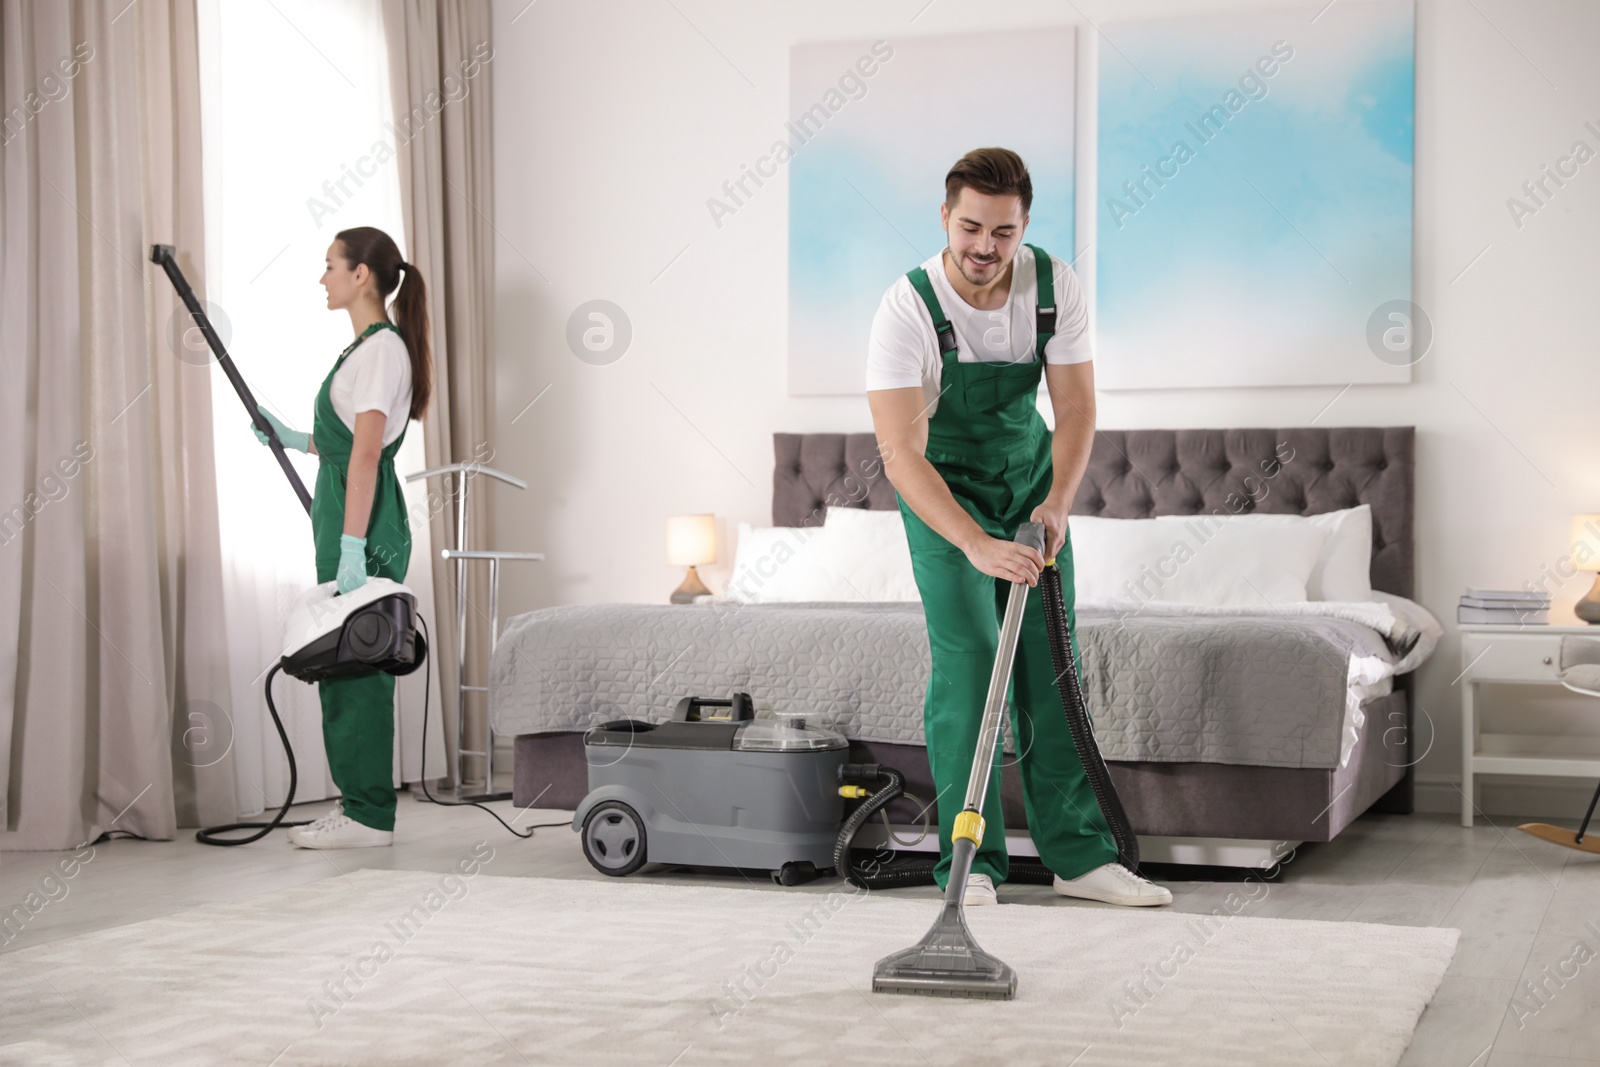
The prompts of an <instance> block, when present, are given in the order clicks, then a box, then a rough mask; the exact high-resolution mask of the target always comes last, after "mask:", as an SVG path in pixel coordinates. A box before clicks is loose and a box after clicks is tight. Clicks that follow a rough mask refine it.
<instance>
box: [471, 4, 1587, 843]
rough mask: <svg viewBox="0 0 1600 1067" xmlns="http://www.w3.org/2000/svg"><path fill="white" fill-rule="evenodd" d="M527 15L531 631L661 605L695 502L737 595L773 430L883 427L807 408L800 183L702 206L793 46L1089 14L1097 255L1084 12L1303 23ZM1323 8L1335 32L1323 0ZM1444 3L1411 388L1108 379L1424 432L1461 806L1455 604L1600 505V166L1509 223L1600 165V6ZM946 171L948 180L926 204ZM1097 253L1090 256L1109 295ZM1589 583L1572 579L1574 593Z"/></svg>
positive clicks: (511, 85) (733, 167)
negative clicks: (793, 292) (534, 616)
mask: <svg viewBox="0 0 1600 1067" xmlns="http://www.w3.org/2000/svg"><path fill="white" fill-rule="evenodd" d="M1341 2H1353V0H1341ZM524 4H525V0H503V2H497V3H496V8H495V27H494V34H495V36H494V46H495V58H494V61H493V64H492V76H493V78H494V92H495V100H494V112H495V116H494V138H495V209H494V222H495V226H496V229H497V231H498V233H499V235H500V240H499V242H498V244H497V253H496V269H497V279H496V286H497V293H496V302H495V306H496V330H497V338H496V352H495V359H496V363H497V383H498V391H497V396H496V403H495V417H496V425H495V429H494V436H493V439H492V440H493V444H494V446H495V448H496V450H497V454H496V459H495V461H494V462H495V465H496V466H499V467H501V468H504V469H506V470H509V471H512V472H514V473H517V474H520V475H523V476H524V477H527V478H528V479H529V481H530V483H531V487H530V489H529V491H528V492H527V493H518V492H517V491H515V490H512V489H508V488H503V487H502V488H497V489H494V490H491V491H493V492H495V493H496V497H495V512H496V519H495V531H494V547H497V548H503V549H532V550H538V551H543V552H545V553H547V555H548V559H547V560H546V562H544V563H541V564H531V565H529V566H528V567H527V568H524V569H521V570H512V571H509V572H508V573H507V574H506V575H505V576H504V585H503V596H502V610H503V612H504V613H505V614H506V615H507V616H509V615H511V614H515V613H517V612H520V611H526V610H530V609H532V608H535V607H543V606H547V605H553V604H571V603H587V602H596V601H616V600H627V601H646V602H657V603H660V602H664V601H665V599H666V596H667V594H668V593H669V592H670V591H671V590H672V588H673V587H674V586H676V584H677V583H678V581H679V579H680V578H681V570H679V569H674V568H672V567H669V566H668V565H667V564H666V562H665V554H664V553H665V548H664V546H665V532H664V519H665V517H666V516H667V515H670V514H678V513H687V512H700V511H711V512H715V513H716V514H717V516H718V519H719V538H720V539H721V544H722V557H723V558H722V559H721V560H720V561H719V564H718V566H716V567H712V568H704V571H705V573H706V576H707V578H708V580H709V581H710V582H711V584H713V585H714V586H715V585H718V584H719V583H718V579H719V577H722V576H725V575H726V572H727V569H728V565H729V563H731V558H732V535H733V532H734V529H735V528H736V526H737V523H738V522H739V521H740V520H749V521H751V522H757V523H765V522H767V521H769V515H770V511H769V507H770V495H771V476H772V446H771V434H772V433H773V432H774V431H777V430H786V431H864V430H868V429H870V428H871V427H870V419H869V417H868V413H867V407H866V400H865V397H821V398H790V397H788V396H787V395H785V384H784V383H785V367H784V360H785V336H786V329H787V322H786V286H787V281H786V262H787V244H786V233H787V221H788V214H787V212H788V204H787V187H786V185H785V178H784V176H783V174H782V173H780V175H779V176H778V177H777V178H776V179H774V180H771V181H769V182H768V183H767V184H766V186H765V187H764V188H762V189H761V190H760V191H759V192H758V193H757V194H756V195H755V196H754V197H753V198H752V199H751V200H750V201H749V202H748V203H747V204H746V205H745V206H744V207H743V208H741V209H740V210H739V211H738V213H737V214H736V215H735V216H733V217H732V218H728V219H725V220H724V221H723V225H722V226H721V227H720V228H718V227H717V226H716V225H715V224H714V223H713V221H712V218H711V216H710V213H709V212H708V211H707V208H706V200H707V198H708V197H711V196H713V195H716V194H717V193H718V191H719V190H720V188H721V186H722V183H723V182H724V181H725V180H728V179H732V178H736V177H737V176H738V174H739V172H740V169H741V167H742V166H743V165H746V164H748V163H750V162H752V161H753V160H754V159H755V157H756V156H758V155H760V154H761V153H763V152H764V151H766V149H767V147H768V146H769V145H770V144H771V142H772V141H773V140H774V139H776V138H778V137H780V136H781V135H782V127H783V124H784V122H785V121H786V120H787V119H788V118H789V117H790V116H789V112H788V108H789V103H788V66H787V61H788V50H789V46H790V45H791V44H792V43H794V42H797V41H807V40H826V39H836V38H876V37H883V38H885V39H887V40H890V41H893V40H895V39H897V38H901V37H905V36H911V35H918V34H946V33H960V32H964V31H976V30H985V29H997V28H1010V27H1029V26H1046V25H1059V24H1062V23H1076V24H1077V25H1079V27H1080V31H1081V32H1080V34H1079V37H1080V42H1081V43H1080V61H1081V63H1080V69H1081V78H1082V83H1081V86H1080V95H1081V107H1080V114H1079V121H1080V129H1081V130H1082V140H1081V143H1080V147H1079V174H1078V181H1079V183H1080V189H1079V195H1080V203H1079V207H1078V240H1079V243H1080V248H1081V247H1083V246H1084V245H1086V244H1087V243H1088V242H1090V241H1092V240H1093V239H1094V235H1093V229H1092V227H1093V221H1094V219H1093V216H1094V212H1093V210H1092V205H1093V203H1094V197H1095V188H1094V172H1093V167H1092V165H1091V161H1092V154H1090V153H1089V151H1088V147H1089V146H1090V145H1091V144H1092V139H1093V136H1094V129H1095V127H1094V124H1093V109H1092V106H1091V105H1092V93H1093V85H1094V78H1095V71H1096V69H1097V67H1096V61H1097V56H1096V49H1097V46H1098V45H1099V44H1100V40H1099V34H1098V33H1097V32H1096V30H1095V29H1094V28H1093V27H1092V26H1089V25H1086V24H1085V22H1084V19H1085V18H1086V19H1087V20H1090V21H1091V22H1092V23H1093V24H1095V25H1101V24H1106V25H1105V26H1104V28H1105V29H1106V31H1107V33H1108V34H1109V35H1110V36H1111V37H1112V38H1113V39H1114V38H1115V26H1114V23H1115V22H1116V21H1119V20H1128V19H1135V18H1148V17H1155V16H1158V15H1162V14H1169V13H1170V14H1192V13H1198V12H1205V11H1221V10H1236V9H1238V8H1240V7H1247V6H1248V7H1254V6H1271V7H1282V6H1284V5H1282V4H1240V3H1221V2H1199V0H1196V2H1188V3H1178V2H1171V0H1168V2H1165V3H1158V2H1155V0H1126V2H1120V3H1110V2H1092V0H1080V2H1079V3H1078V5H1077V6H1078V8H1079V9H1081V11H1082V12H1083V16H1082V17H1080V16H1079V15H1078V14H1076V13H1075V12H1074V10H1073V8H1072V7H1071V6H1070V5H1068V6H1062V5H1057V4H1053V3H1042V2H1041V3H1028V2H1016V3H1011V4H1007V5H1004V6H1003V7H1001V6H1000V5H994V4H984V3H973V2H962V0H937V2H934V3H931V4H928V3H926V0H904V2H896V3H873V4H862V3H852V2H840V0H810V2H806V3H803V4H802V3H795V4H791V5H788V6H787V7H780V6H778V5H766V4H759V5H758V4H744V3H710V2H706V0H673V2H672V3H670V4H668V3H657V2H654V0H640V2H618V0H609V2H607V0H601V2H589V0H586V2H583V3H578V2H575V0H540V2H538V3H535V4H533V5H531V6H527V7H525V6H524ZM1296 6H1299V7H1302V8H1304V10H1305V11H1306V13H1307V18H1308V20H1309V18H1310V17H1311V16H1312V15H1315V14H1316V12H1317V11H1318V10H1319V9H1320V8H1321V7H1322V6H1323V3H1322V0H1314V2H1312V3H1309V4H1301V5H1296ZM1417 7H1418V11H1417V125H1416V220H1415V281H1414V292H1413V299H1414V300H1415V301H1416V302H1417V303H1418V304H1419V305H1421V306H1422V307H1423V308H1424V309H1426V311H1427V312H1428V313H1429V315H1430V316H1431V317H1432V321H1433V324H1434V328H1435V331H1436V338H1435V342H1434V347H1433V350H1432V352H1431V353H1430V354H1429V355H1428V356H1427V357H1426V358H1425V359H1423V360H1422V362H1421V363H1420V364H1418V366H1417V367H1416V375H1415V380H1414V381H1413V382H1412V383H1411V384H1409V385H1403V386H1355V387H1353V388H1351V389H1349V390H1348V391H1347V392H1345V393H1344V394H1343V395H1342V396H1338V393H1339V390H1338V389H1337V388H1271V389H1219V390H1198V391H1169V392H1137V393H1102V394H1101V396H1100V420H1099V421H1100V425H1101V426H1102V427H1105V428H1135V427H1191V426H1268V427H1271V426H1301V425H1307V424H1311V423H1312V422H1313V420H1315V424H1316V425H1321V426H1332V425H1380V426H1381V425H1403V424H1409V425H1414V426H1416V427H1417V433H1418V461H1417V471H1416V478H1417V553H1416V554H1417V579H1418V585H1417V599H1419V600H1420V601H1421V602H1422V603H1423V604H1425V605H1426V606H1427V607H1428V608H1429V609H1430V610H1432V611H1433V612H1434V614H1436V615H1438V616H1439V618H1440V619H1441V621H1443V622H1444V623H1445V625H1446V628H1447V634H1446V638H1445V641H1444V643H1443V644H1442V645H1441V649H1440V652H1439V654H1437V655H1436V656H1435V657H1434V658H1433V659H1432V660H1431V661H1430V662H1429V663H1428V664H1426V665H1425V666H1424V667H1423V669H1422V670H1421V672H1420V674H1419V685H1420V690H1419V694H1418V704H1419V706H1420V707H1422V708H1423V709H1424V710H1425V711H1426V712H1427V714H1428V716H1429V717H1430V718H1431V719H1432V721H1433V722H1435V723H1437V724H1438V725H1439V728H1440V729H1439V738H1438V740H1437V742H1436V743H1435V744H1434V745H1433V746H1432V748H1431V750H1430V751H1429V753H1428V755H1427V757H1426V758H1425V759H1424V760H1423V762H1422V763H1421V764H1420V766H1419V768H1418V770H1419V780H1420V781H1421V782H1422V783H1423V785H1424V788H1423V790H1422V793H1423V800H1424V802H1425V803H1426V804H1428V805H1429V806H1431V807H1437V808H1442V809H1448V808H1451V807H1452V806H1453V805H1454V804H1455V802H1456V796H1457V794H1456V793H1455V791H1454V789H1453V787H1452V786H1451V785H1450V784H1449V782H1450V780H1451V779H1453V778H1456V776H1457V775H1456V770H1457V768H1458V767H1459V762H1460V756H1459V752H1460V749H1459V730H1458V729H1457V725H1456V723H1457V715H1458V708H1459V696H1458V690H1457V688H1456V687H1455V686H1454V685H1453V684H1452V680H1453V679H1454V678H1455V676H1456V675H1457V673H1458V672H1459V670H1460V665H1459V662H1458V658H1457V656H1456V653H1455V647H1456V646H1455V630H1454V622H1453V620H1454V617H1455V601H1456V598H1457V596H1458V595H1459V594H1460V591H1461V589H1462V587H1463V586H1466V585H1494V586H1510V587H1517V586H1521V585H1522V583H1523V582H1524V581H1527V580H1531V579H1535V578H1537V576H1538V575H1539V572H1540V570H1541V568H1542V567H1543V566H1545V565H1546V564H1548V563H1552V562H1554V561H1555V560H1556V558H1557V557H1558V556H1560V555H1561V554H1562V553H1563V552H1565V551H1566V550H1567V545H1566V539H1567V536H1568V524H1569V516H1570V515H1571V514H1572V513H1573V512H1584V511H1600V462H1596V460H1595V458H1594V457H1595V448H1594V446H1593V445H1592V444H1591V442H1592V440H1593V437H1594V435H1593V430H1592V426H1593V423H1592V421H1591V418H1590V416H1591V413H1592V407H1593V405H1592V400H1593V398H1594V396H1595V395H1596V390H1597V386H1600V360H1597V359H1596V351H1595V349H1596V342H1595V336H1596V322H1595V318H1596V312H1595V308H1596V307H1597V306H1600V302H1597V301H1596V300H1595V283H1596V270H1595V254H1596V253H1595V249H1596V236H1597V234H1600V227H1597V223H1600V161H1596V162H1592V163H1590V164H1588V165H1587V166H1586V167H1584V168H1583V169H1582V170H1581V171H1580V173H1579V174H1578V176H1577V177H1576V178H1574V179H1572V180H1570V181H1569V182H1568V183H1567V185H1566V187H1565V188H1564V189H1562V190H1560V191H1559V192H1558V193H1557V195H1556V196H1555V197H1554V198H1553V199H1552V200H1551V202H1550V203H1549V204H1548V206H1547V207H1545V208H1544V209H1542V210H1540V211H1539V212H1538V214H1537V215H1535V216H1534V217H1532V218H1527V219H1524V220H1523V225H1522V226H1521V228H1520V229H1519V228H1518V227H1517V226H1516V225H1515V224H1514V223H1513V221H1512V219H1511V216H1510V213H1509V212H1508V209H1507V206H1506V201H1507V199H1508V198H1509V197H1511V196H1513V195H1518V194H1519V193H1520V188H1521V186H1522V184H1523V182H1525V181H1527V180H1529V179H1531V178H1535V177H1538V176H1539V173H1540V167H1541V165H1543V164H1546V163H1553V162H1554V161H1555V160H1556V158H1557V157H1559V156H1562V155H1565V154H1566V153H1567V152H1568V151H1569V150H1570V148H1571V146H1572V144H1573V142H1574V141H1576V140H1578V139H1579V138H1582V139H1585V140H1587V141H1588V142H1589V144H1590V145H1591V146H1592V147H1597V148H1600V138H1597V137H1596V135H1595V134H1593V133H1591V132H1590V131H1588V130H1586V129H1585V128H1584V122H1585V121H1586V120H1587V121H1593V122H1594V123H1595V124H1596V126H1597V127H1600V68H1597V67H1596V65H1595V64H1594V62H1593V43H1594V42H1595V41H1596V40H1600V5H1595V4H1593V3H1591V2H1588V0H1566V2H1557V0H1473V3H1471V4H1468V3H1463V2H1458V0H1420V2H1419V3H1418V5H1417ZM972 70H973V73H975V74H977V75H978V76H980V77H988V78H992V79H993V85H994V86H995V88H993V89H992V90H989V91H992V93H993V95H994V100H995V105H996V106H997V107H1009V106H1014V104H1013V102H1011V101H1009V100H1008V99H1007V97H1006V94H1005V90H1004V84H1005V75H1006V67H1005V63H1004V61H1003V60H1000V59H996V58H993V57H974V61H973V67H972ZM942 177H943V175H942V174H941V175H937V176H930V182H929V189H928V204H929V211H930V212H936V211H937V204H938V200H939V198H940V196H941V194H942V188H941V179H942ZM1486 248H1487V250H1486V251H1485V249H1486ZM1480 253H1482V255H1481V257H1480ZM1092 260H1093V256H1092V255H1090V256H1086V257H1084V259H1083V260H1082V261H1080V268H1081V271H1080V273H1081V274H1082V275H1083V277H1084V281H1085V284H1086V285H1087V286H1089V288H1090V292H1091V294H1092V292H1093V267H1092ZM669 264H670V266H669ZM1469 264H1471V266H1470V268H1469ZM908 266H909V264H908ZM886 284H887V283H886ZM596 298H603V299H606V300H610V301H613V302H615V303H616V304H618V305H619V306H621V307H622V308H623V309H624V310H625V312H626V314H627V316H628V318H629V320H630V321H631V323H632V327H633V331H634V336H633V340H632V343H631V346H630V348H629V349H628V351H627V353H626V354H625V355H624V356H623V357H622V358H621V359H620V360H619V361H617V362H615V363H613V364H610V365H608V366H592V365H589V364H586V363H584V362H582V361H580V360H578V359H577V358H575V357H574V356H573V355H572V353H571V351H570V350H569V349H568V346H567V343H566V339H565V335H566V327H567V319H568V316H569V314H570V313H571V312H572V311H573V309H575V308H576V307H577V306H578V305H579V304H581V303H583V302H585V301H588V300H592V299H596ZM547 386H548V390H547V391H546V392H544V394H543V396H542V397H540V399H539V400H538V402H537V403H535V404H534V405H533V406H532V407H531V408H528V407H527V404H528V403H529V401H530V400H532V399H533V398H534V397H535V396H536V395H538V394H539V393H540V391H541V390H545V389H546V387H547ZM1336 396H1337V399H1336V400H1335V397H1336ZM1330 401H1332V404H1331V406H1329V405H1330ZM1586 584H1587V583H1580V582H1579V581H1576V580H1574V581H1572V582H1569V583H1568V584H1567V585H1566V586H1565V587H1563V588H1559V589H1557V590H1556V593H1557V595H1558V597H1564V599H1565V602H1566V603H1568V604H1570V602H1571V601H1572V600H1574V599H1576V598H1577V597H1578V596H1580V595H1581V593H1582V591H1583V589H1582V586H1584V585H1586ZM1490 695H1491V698H1492V705H1493V706H1492V707H1491V710H1490V711H1489V714H1490V716H1491V726H1495V725H1500V726H1501V728H1506V727H1505V726H1504V725H1502V724H1503V723H1504V722H1508V721H1510V720H1511V719H1513V718H1515V717H1517V716H1518V715H1521V714H1526V715H1528V716H1532V717H1533V718H1534V719H1535V720H1536V721H1535V722H1533V724H1532V725H1531V726H1530V727H1528V728H1529V729H1530V730H1533V729H1538V730H1559V729H1566V728H1571V729H1573V730H1575V731H1577V730H1582V731H1586V732H1588V733H1592V734H1596V735H1600V714H1597V713H1596V711H1597V709H1592V708H1589V707H1585V706H1584V705H1583V704H1582V703H1581V702H1578V703H1573V702H1568V701H1561V700H1556V701H1541V702H1539V705H1538V707H1537V708H1532V709H1531V710H1527V711H1526V712H1523V711H1520V710H1519V705H1518V701H1519V699H1520V698H1522V697H1525V696H1526V694H1525V693H1523V694H1519V693H1518V692H1517V691H1516V690H1492V691H1491V693H1490ZM1426 742H1427V739H1426V738H1425V737H1423V738H1419V743H1420V744H1424V745H1425V744H1426ZM1514 784H1515V783H1510V784H1508V785H1502V786H1498V787H1497V786H1489V787H1486V788H1485V791H1484V801H1485V807H1486V808H1487V809H1488V810H1489V811H1490V812H1491V813H1492V812H1494V811H1497V810H1498V811H1516V812H1537V811H1539V810H1544V811H1547V812H1548V814H1550V815H1552V816H1570V817H1572V818H1574V819H1575V818H1576V815H1577V814H1581V810H1582V809H1581V800H1582V798H1583V797H1584V796H1585V795H1586V792H1587V788H1586V787H1585V786H1583V785H1581V784H1579V783H1576V782H1575V783H1572V784H1571V786H1570V787H1568V786H1560V787H1556V788H1555V789H1552V788H1550V787H1548V786H1546V787H1541V788H1540V789H1534V790H1528V791H1521V792H1519V791H1517V790H1516V789H1515V788H1514ZM1590 785H1591V786H1592V783H1590ZM1574 806H1577V811H1576V812H1575V813H1574V812H1573V811H1572V809H1573V807H1574Z"/></svg>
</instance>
